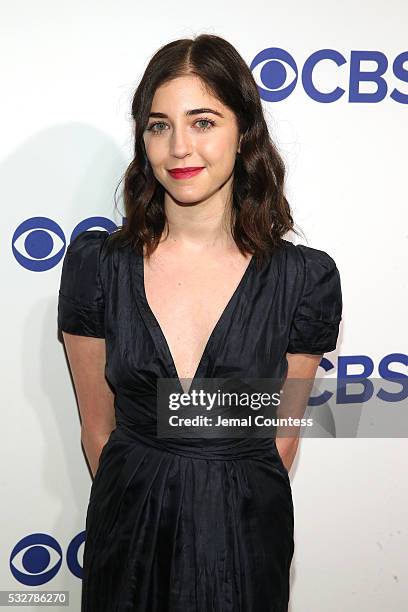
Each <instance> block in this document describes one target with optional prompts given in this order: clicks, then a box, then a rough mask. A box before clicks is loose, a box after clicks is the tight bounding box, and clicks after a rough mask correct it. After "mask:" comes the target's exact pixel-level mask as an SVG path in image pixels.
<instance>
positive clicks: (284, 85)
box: [250, 47, 408, 104]
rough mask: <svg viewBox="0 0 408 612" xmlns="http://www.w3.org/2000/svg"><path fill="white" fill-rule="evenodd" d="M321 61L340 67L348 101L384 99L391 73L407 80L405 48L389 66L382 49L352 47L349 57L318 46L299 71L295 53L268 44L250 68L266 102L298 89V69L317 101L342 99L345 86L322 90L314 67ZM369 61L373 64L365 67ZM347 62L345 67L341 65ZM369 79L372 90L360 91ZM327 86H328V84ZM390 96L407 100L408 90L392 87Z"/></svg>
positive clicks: (304, 84) (401, 100)
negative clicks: (356, 49)
mask: <svg viewBox="0 0 408 612" xmlns="http://www.w3.org/2000/svg"><path fill="white" fill-rule="evenodd" d="M320 62H331V64H333V65H334V67H335V68H336V67H337V73H336V75H337V76H338V77H342V79H344V77H345V78H346V80H347V83H348V102H365V103H375V102H381V101H382V100H384V98H385V97H386V96H387V94H388V90H389V84H388V80H389V79H390V76H391V77H394V78H395V79H399V80H400V81H401V82H403V83H404V84H406V83H408V70H407V69H406V68H405V67H404V63H405V62H408V51H403V52H402V53H400V54H399V55H397V57H396V58H395V59H394V61H393V63H392V66H389V62H388V58H387V56H386V55H385V54H384V53H381V51H373V50H371V51H370V50H368V51H361V50H358V51H350V58H349V59H347V58H346V57H344V55H342V54H341V53H339V51H336V50H335V49H319V50H318V51H315V52H314V53H312V54H311V55H310V56H309V57H308V58H306V60H305V62H304V65H303V68H302V70H301V71H299V69H298V67H297V65H296V62H295V60H294V59H293V57H292V56H291V55H290V54H289V53H288V52H287V51H285V50H284V49H280V48H279V47H269V48H267V49H263V50H262V51H260V52H259V53H258V54H257V55H256V56H255V57H254V59H253V60H252V62H251V65H250V69H251V71H252V73H253V75H254V79H255V81H256V84H257V86H258V90H259V95H260V96H261V98H262V99H263V100H265V101H266V102H280V101H282V100H285V99H286V98H287V97H288V96H289V95H290V94H291V93H292V91H293V90H294V89H295V87H296V84H297V82H298V75H299V72H300V74H301V81H302V85H303V89H304V91H305V93H306V94H307V95H308V96H309V98H311V99H312V100H314V101H315V102H321V103H330V102H336V101H337V100H339V99H340V98H341V97H342V96H343V95H344V94H345V93H346V91H345V89H343V88H342V87H338V86H332V89H331V91H321V90H319V89H318V87H317V86H316V74H314V71H315V70H318V68H319V64H320ZM364 62H369V63H370V67H365V65H364ZM343 66H344V68H342V67H343ZM364 83H366V84H367V85H368V88H369V90H371V91H368V92H367V91H366V92H364V91H360V88H361V85H362V84H364ZM325 89H327V86H326V87H325ZM389 97H390V98H391V99H392V100H394V101H395V102H399V103H400V104H408V94H406V93H403V92H401V91H399V90H398V89H395V88H394V89H392V90H391V92H390V93H389Z"/></svg>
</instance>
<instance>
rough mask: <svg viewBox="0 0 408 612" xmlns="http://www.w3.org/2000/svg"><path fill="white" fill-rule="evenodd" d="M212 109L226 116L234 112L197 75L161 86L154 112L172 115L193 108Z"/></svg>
mask: <svg viewBox="0 0 408 612" xmlns="http://www.w3.org/2000/svg"><path fill="white" fill-rule="evenodd" d="M205 106H207V107H210V108H213V109H215V110H218V111H220V112H222V114H223V115H224V116H230V115H232V112H231V111H230V110H229V109H228V108H227V107H226V106H224V104H223V103H222V102H221V101H220V100H219V99H218V98H216V97H215V96H214V95H213V94H212V93H211V92H210V91H208V89H206V87H205V84H204V83H203V82H202V80H201V79H200V78H199V77H197V76H195V75H186V76H182V77H177V78H176V79H172V80H171V81H169V82H167V83H163V85H160V87H158V88H157V89H156V91H155V93H154V96H153V100H152V107H151V111H152V112H155V111H156V112H163V113H167V114H170V113H171V112H173V113H178V112H181V113H182V112H184V111H186V110H190V109H193V108H200V107H205Z"/></svg>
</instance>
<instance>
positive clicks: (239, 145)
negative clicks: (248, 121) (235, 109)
mask: <svg viewBox="0 0 408 612" xmlns="http://www.w3.org/2000/svg"><path fill="white" fill-rule="evenodd" d="M241 140H242V134H241V136H240V137H239V142H238V150H237V153H241Z"/></svg>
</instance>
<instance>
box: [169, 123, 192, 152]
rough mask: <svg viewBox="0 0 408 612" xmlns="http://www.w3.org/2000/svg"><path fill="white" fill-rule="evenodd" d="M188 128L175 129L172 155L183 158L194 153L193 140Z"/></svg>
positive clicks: (171, 143) (171, 148)
mask: <svg viewBox="0 0 408 612" xmlns="http://www.w3.org/2000/svg"><path fill="white" fill-rule="evenodd" d="M187 129H188V128H186V127H182V126H180V127H174V128H173V133H172V134H171V138H170V154H171V155H173V156H174V157H180V158H183V157H185V156H186V155H190V153H191V152H192V139H191V136H189V134H188V133H187Z"/></svg>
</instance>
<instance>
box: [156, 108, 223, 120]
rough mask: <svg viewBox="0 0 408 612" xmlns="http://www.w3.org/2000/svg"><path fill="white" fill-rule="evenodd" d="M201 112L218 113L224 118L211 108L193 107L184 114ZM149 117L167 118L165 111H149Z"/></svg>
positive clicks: (198, 113)
mask: <svg viewBox="0 0 408 612" xmlns="http://www.w3.org/2000/svg"><path fill="white" fill-rule="evenodd" d="M202 113H213V115H218V116H219V117H222V118H224V115H222V114H221V113H220V112H219V111H216V110H214V109H212V108H193V109H192V110H188V111H185V113H184V114H185V115H186V116H187V117H189V116H191V115H201V114H202ZM149 117H160V119H168V115H166V114H165V113H150V114H149Z"/></svg>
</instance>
